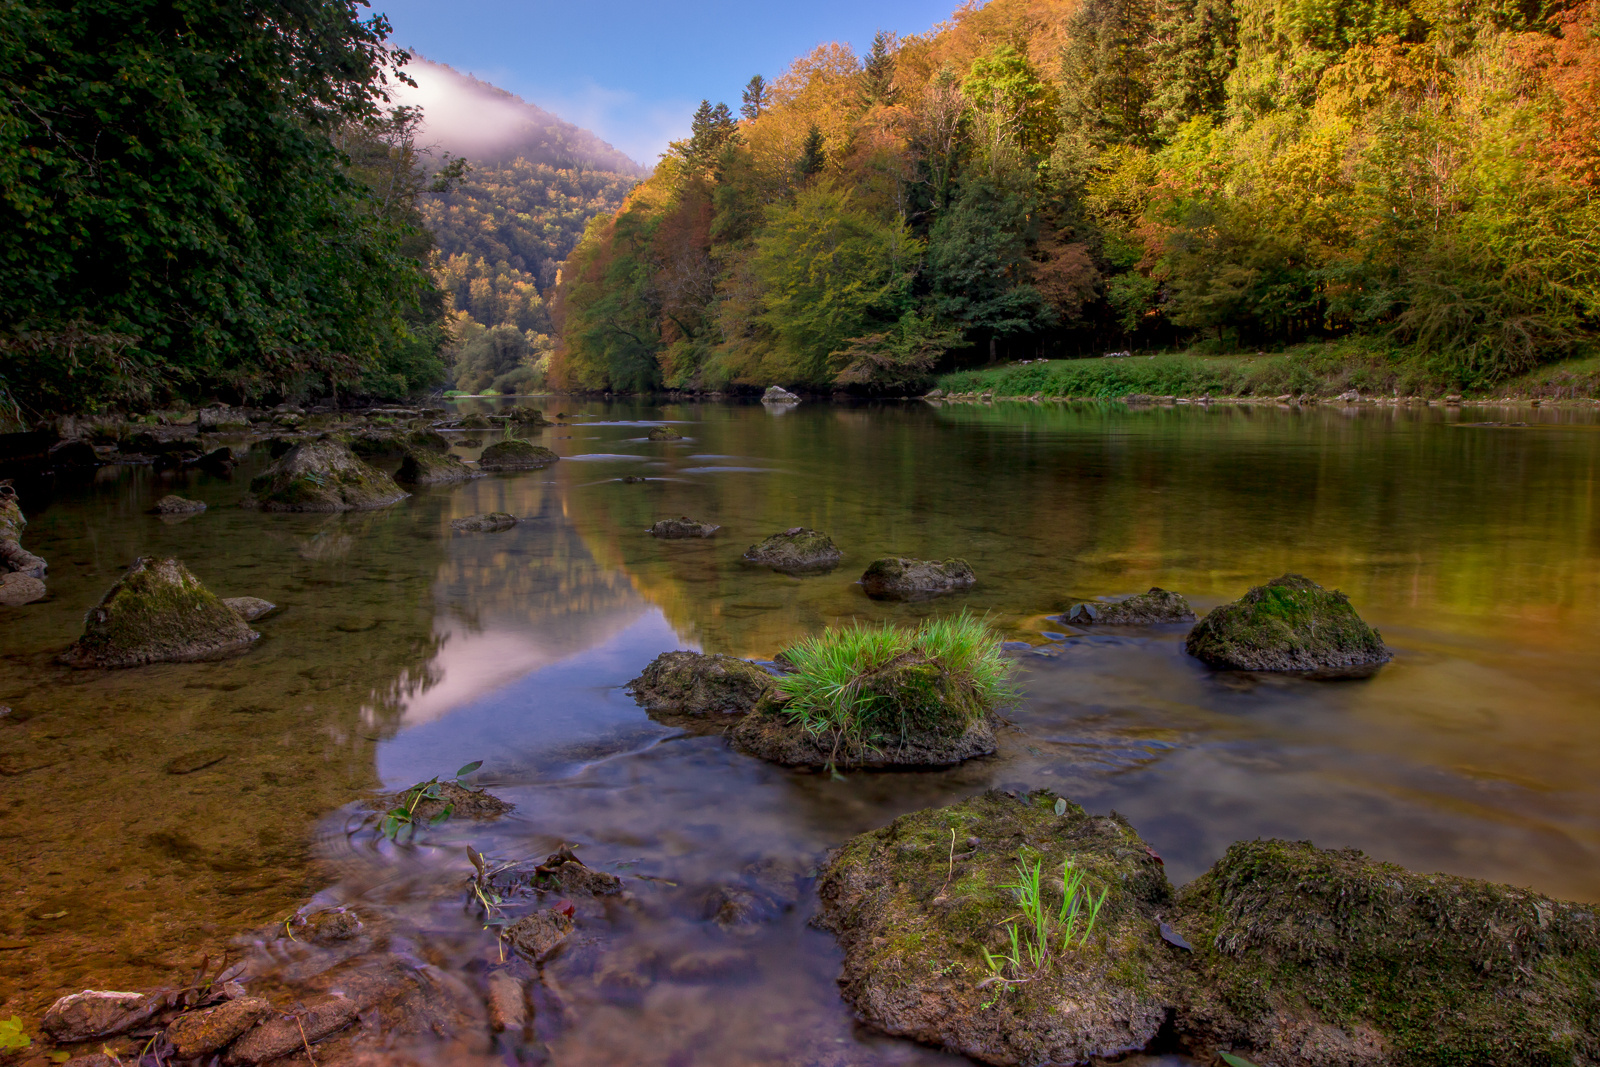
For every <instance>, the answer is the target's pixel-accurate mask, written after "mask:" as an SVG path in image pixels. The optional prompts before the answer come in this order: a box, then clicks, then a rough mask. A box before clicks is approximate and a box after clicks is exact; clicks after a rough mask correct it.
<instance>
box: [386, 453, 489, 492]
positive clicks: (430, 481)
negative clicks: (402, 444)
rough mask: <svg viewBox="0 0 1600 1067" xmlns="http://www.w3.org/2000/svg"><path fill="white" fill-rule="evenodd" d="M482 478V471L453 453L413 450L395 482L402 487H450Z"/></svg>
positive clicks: (404, 460)
mask: <svg viewBox="0 0 1600 1067" xmlns="http://www.w3.org/2000/svg"><path fill="white" fill-rule="evenodd" d="M481 477H483V472H482V471H478V470H474V469H473V468H471V467H469V466H467V465H466V464H465V463H463V462H461V460H460V459H458V458H457V457H456V455H455V454H454V453H452V452H434V451H430V450H429V449H425V448H413V449H411V450H409V451H407V452H406V456H405V458H404V459H402V460H401V461H400V469H399V470H398V471H396V472H395V476H394V480H395V481H397V482H399V483H401V484H402V485H450V484H452V483H454V482H465V481H469V480H471V479H473V478H481Z"/></svg>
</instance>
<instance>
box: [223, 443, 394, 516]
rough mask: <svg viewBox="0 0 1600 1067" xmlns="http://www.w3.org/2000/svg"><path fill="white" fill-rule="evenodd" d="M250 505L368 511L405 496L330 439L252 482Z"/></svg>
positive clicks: (301, 447)
mask: <svg viewBox="0 0 1600 1067" xmlns="http://www.w3.org/2000/svg"><path fill="white" fill-rule="evenodd" d="M250 492H251V493H252V494H253V499H252V500H251V501H250V503H253V504H254V505H255V506H257V507H260V508H261V509H263V510H265V511H319V512H321V511H367V510H370V509H372V508H386V507H388V506H389V505H390V504H393V503H396V502H397V501H400V500H404V499H405V498H406V496H407V494H406V492H405V491H404V490H402V489H401V488H400V487H399V486H398V485H396V484H395V483H394V479H393V478H390V477H389V476H388V475H387V474H385V473H383V472H382V471H381V470H379V469H378V468H376V467H374V466H371V465H370V464H368V463H364V462H362V461H361V460H360V459H358V458H356V455H355V454H354V453H353V452H351V451H350V449H349V448H348V447H346V446H345V444H344V443H343V442H341V441H338V440H336V439H334V438H331V437H325V438H321V439H318V440H315V441H302V442H301V443H299V444H297V445H295V446H294V447H293V448H291V449H289V451H288V452H286V453H284V455H283V458H281V459H279V460H278V461H277V462H276V463H274V464H273V465H272V466H270V467H268V468H267V469H266V470H265V471H263V472H262V473H261V474H258V475H257V476H256V477H255V478H253V479H251V481H250Z"/></svg>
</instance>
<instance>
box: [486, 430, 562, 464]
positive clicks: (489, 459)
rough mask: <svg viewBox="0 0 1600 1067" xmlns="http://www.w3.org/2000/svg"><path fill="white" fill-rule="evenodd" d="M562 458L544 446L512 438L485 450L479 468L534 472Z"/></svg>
mask: <svg viewBox="0 0 1600 1067" xmlns="http://www.w3.org/2000/svg"><path fill="white" fill-rule="evenodd" d="M560 458H561V457H560V456H558V455H556V454H555V453H554V452H552V451H551V450H550V449H548V448H545V447H543V446H542V445H536V444H534V443H532V442H531V441H522V440H518V439H516V438H512V439H511V440H507V441H497V442H496V443H494V444H492V445H490V446H489V447H488V448H486V449H484V450H483V455H481V456H479V457H478V467H479V468H480V469H482V470H486V471H534V470H539V469H540V468H542V467H548V466H550V464H552V463H554V462H555V461H556V460H558V459H560Z"/></svg>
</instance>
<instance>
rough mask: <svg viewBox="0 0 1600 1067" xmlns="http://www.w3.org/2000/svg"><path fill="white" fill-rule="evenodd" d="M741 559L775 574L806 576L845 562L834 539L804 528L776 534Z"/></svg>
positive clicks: (751, 547)
mask: <svg viewBox="0 0 1600 1067" xmlns="http://www.w3.org/2000/svg"><path fill="white" fill-rule="evenodd" d="M744 558H745V559H746V560H749V561H750V562H751V563H764V564H766V565H767V566H768V567H771V568H772V569H773V570H775V571H784V572H786V573H790V574H805V573H810V572H820V571H828V570H832V569H833V568H834V567H836V566H838V565H839V561H840V560H841V559H843V558H844V553H842V552H840V551H839V546H838V545H836V544H834V543H833V538H831V537H829V536H828V535H827V534H825V533H818V532H817V531H816V530H809V529H807V528H806V527H804V526H794V527H791V528H789V529H787V530H785V531H783V532H782V533H775V534H773V535H772V536H771V537H769V538H767V539H766V540H765V541H762V542H761V543H760V544H759V545H751V546H750V548H749V549H748V550H747V551H746V552H745V554H744Z"/></svg>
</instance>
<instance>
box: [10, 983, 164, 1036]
mask: <svg viewBox="0 0 1600 1067" xmlns="http://www.w3.org/2000/svg"><path fill="white" fill-rule="evenodd" d="M164 1003H165V1001H164V1000H163V999H162V998H161V997H152V996H146V995H145V994H143V993H118V992H113V991H110V990H104V989H85V990H84V991H83V992H81V993H73V994H71V995H70V996H65V997H62V998H61V999H60V1000H57V1001H56V1002H55V1003H54V1004H52V1005H50V1010H49V1011H47V1012H45V1014H44V1021H43V1022H41V1023H40V1024H39V1025H40V1029H42V1030H43V1031H44V1032H45V1033H47V1034H49V1035H50V1036H51V1037H52V1038H54V1039H55V1041H56V1042H57V1043H58V1044H62V1045H70V1044H73V1043H74V1042H77V1041H92V1040H93V1039H95V1038H98V1037H111V1036H113V1035H115V1034H120V1033H123V1032H125V1031H128V1030H132V1029H133V1028H134V1027H135V1026H138V1025H140V1024H141V1023H143V1022H145V1021H146V1020H148V1019H149V1018H150V1017H151V1016H153V1015H154V1014H155V1013H156V1012H157V1011H159V1010H160V1009H161V1007H162V1005H163V1004H164Z"/></svg>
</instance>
